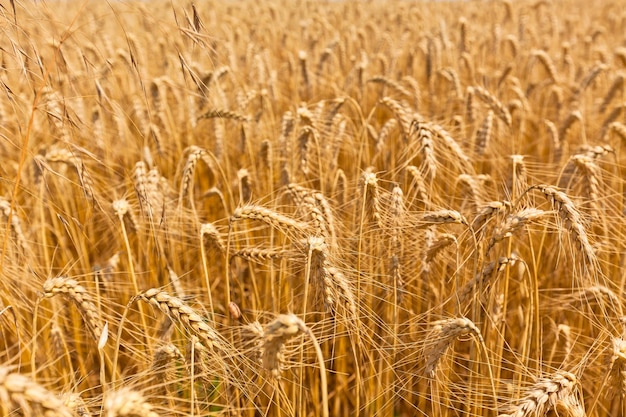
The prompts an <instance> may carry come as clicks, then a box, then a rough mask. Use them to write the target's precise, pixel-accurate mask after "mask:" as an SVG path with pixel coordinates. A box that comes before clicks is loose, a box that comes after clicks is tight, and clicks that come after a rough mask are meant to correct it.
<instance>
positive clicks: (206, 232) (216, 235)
mask: <svg viewBox="0 0 626 417" xmlns="http://www.w3.org/2000/svg"><path fill="white" fill-rule="evenodd" d="M205 237H206V238H208V239H210V241H211V242H213V244H214V245H215V246H216V247H217V248H218V249H219V250H220V251H221V252H226V245H225V244H224V239H223V238H222V233H220V231H219V230H217V227H215V225H214V224H213V223H202V225H201V226H200V239H204V238H205Z"/></svg>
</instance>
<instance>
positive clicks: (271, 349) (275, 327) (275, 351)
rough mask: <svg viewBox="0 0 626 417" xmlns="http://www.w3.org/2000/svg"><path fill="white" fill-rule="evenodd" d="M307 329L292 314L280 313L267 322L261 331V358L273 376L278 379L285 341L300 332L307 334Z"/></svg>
mask: <svg viewBox="0 0 626 417" xmlns="http://www.w3.org/2000/svg"><path fill="white" fill-rule="evenodd" d="M308 333H309V329H308V328H307V327H306V325H305V324H304V322H303V321H302V320H300V319H299V318H298V317H297V316H296V315H294V314H281V315H279V316H278V317H276V319H275V320H274V321H272V322H271V323H269V324H268V325H267V326H266V327H265V329H264V331H263V348H262V352H261V358H262V361H263V367H264V368H265V369H267V370H268V371H269V372H270V373H271V374H272V376H273V377H274V378H277V379H279V378H280V373H281V367H282V366H283V365H282V364H283V362H284V353H283V348H284V346H285V343H287V342H288V341H289V340H290V339H292V338H294V337H296V336H299V335H300V334H308Z"/></svg>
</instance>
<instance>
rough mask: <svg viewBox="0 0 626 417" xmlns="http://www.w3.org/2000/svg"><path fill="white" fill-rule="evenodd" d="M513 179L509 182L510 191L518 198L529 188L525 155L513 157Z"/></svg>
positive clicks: (511, 157)
mask: <svg viewBox="0 0 626 417" xmlns="http://www.w3.org/2000/svg"><path fill="white" fill-rule="evenodd" d="M509 158H510V159H511V165H512V169H511V179H510V181H509V189H510V190H511V193H512V196H514V197H517V196H519V195H522V193H523V192H524V191H525V190H526V189H527V188H528V174H527V170H526V163H525V162H524V155H511V156H510V157H509Z"/></svg>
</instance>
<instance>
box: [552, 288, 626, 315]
mask: <svg viewBox="0 0 626 417" xmlns="http://www.w3.org/2000/svg"><path fill="white" fill-rule="evenodd" d="M591 300H595V301H596V302H597V303H601V304H602V305H604V303H606V304H607V305H608V306H610V307H611V309H615V314H617V316H618V317H622V314H623V311H622V302H621V300H620V298H619V297H618V295H617V294H616V293H615V292H614V291H612V290H611V289H610V288H608V287H606V286H604V285H600V284H595V285H592V286H588V287H584V288H581V289H580V290H579V291H577V292H575V293H573V294H570V295H568V296H567V297H565V299H564V301H565V302H566V303H568V304H569V305H579V304H587V303H589V302H590V301H591Z"/></svg>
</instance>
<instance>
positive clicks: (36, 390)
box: [0, 366, 74, 417]
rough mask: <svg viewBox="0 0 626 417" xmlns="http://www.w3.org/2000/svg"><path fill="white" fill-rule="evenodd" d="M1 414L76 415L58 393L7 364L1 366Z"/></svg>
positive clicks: (52, 416)
mask: <svg viewBox="0 0 626 417" xmlns="http://www.w3.org/2000/svg"><path fill="white" fill-rule="evenodd" d="M20 412H21V413H23V414H20ZM0 414H1V415H3V416H9V415H24V416H44V417H73V415H74V414H73V413H72V412H71V411H70V409H69V408H68V407H67V406H65V405H64V404H63V401H61V399H59V398H58V397H57V396H56V394H54V393H52V392H50V391H48V390H47V389H46V388H44V387H43V386H41V385H39V384H38V383H36V382H34V381H33V380H31V379H29V378H28V377H26V376H24V375H21V374H18V373H13V372H12V370H11V369H10V368H9V367H7V366H0Z"/></svg>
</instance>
